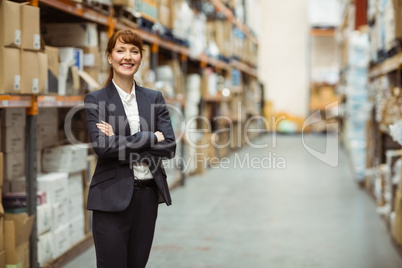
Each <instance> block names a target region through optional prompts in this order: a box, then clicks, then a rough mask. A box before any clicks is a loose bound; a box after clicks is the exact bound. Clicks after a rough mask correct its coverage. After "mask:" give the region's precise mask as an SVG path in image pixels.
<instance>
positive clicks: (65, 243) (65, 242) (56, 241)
mask: <svg viewBox="0 0 402 268" xmlns="http://www.w3.org/2000/svg"><path fill="white" fill-rule="evenodd" d="M70 246H71V243H70V232H69V224H68V223H66V224H65V225H63V226H62V227H60V228H59V229H57V230H55V231H53V259H56V258H58V257H60V256H61V255H62V254H63V253H65V252H66V251H67V250H69V249H70Z"/></svg>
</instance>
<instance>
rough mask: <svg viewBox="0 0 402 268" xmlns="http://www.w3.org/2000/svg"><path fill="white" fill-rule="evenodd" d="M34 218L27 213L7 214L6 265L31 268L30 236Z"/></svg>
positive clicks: (5, 226)
mask: <svg viewBox="0 0 402 268" xmlns="http://www.w3.org/2000/svg"><path fill="white" fill-rule="evenodd" d="M34 220H35V217H34V216H28V214H26V213H20V214H5V219H4V236H5V249H6V264H7V265H21V267H29V236H30V235H31V230H32V224H33V222H34Z"/></svg>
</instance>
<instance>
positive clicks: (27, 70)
mask: <svg viewBox="0 0 402 268" xmlns="http://www.w3.org/2000/svg"><path fill="white" fill-rule="evenodd" d="M39 69H40V66H39V53H38V52H33V51H28V50H22V51H21V93H25V94H32V93H34V94H38V93H39Z"/></svg>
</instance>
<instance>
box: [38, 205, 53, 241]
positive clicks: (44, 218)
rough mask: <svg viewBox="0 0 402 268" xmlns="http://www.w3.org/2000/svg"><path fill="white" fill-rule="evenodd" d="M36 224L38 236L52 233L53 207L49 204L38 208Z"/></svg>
mask: <svg viewBox="0 0 402 268" xmlns="http://www.w3.org/2000/svg"><path fill="white" fill-rule="evenodd" d="M36 217H37V218H36V224H37V228H38V235H40V234H43V233H45V232H47V231H50V230H51V228H52V220H53V219H52V206H51V205H50V204H49V203H47V204H43V205H40V206H37V207H36Z"/></svg>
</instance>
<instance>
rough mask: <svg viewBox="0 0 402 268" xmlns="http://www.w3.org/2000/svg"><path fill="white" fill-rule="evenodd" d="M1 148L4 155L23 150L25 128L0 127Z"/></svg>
mask: <svg viewBox="0 0 402 268" xmlns="http://www.w3.org/2000/svg"><path fill="white" fill-rule="evenodd" d="M1 148H2V151H3V152H4V153H13V152H20V151H24V150H25V127H21V126H17V127H2V128H1Z"/></svg>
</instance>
